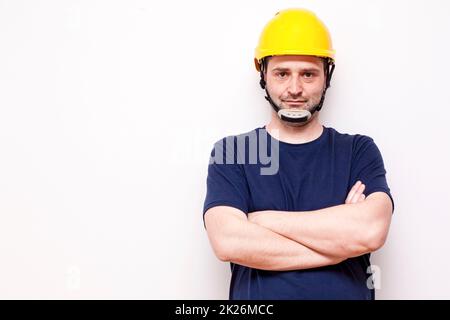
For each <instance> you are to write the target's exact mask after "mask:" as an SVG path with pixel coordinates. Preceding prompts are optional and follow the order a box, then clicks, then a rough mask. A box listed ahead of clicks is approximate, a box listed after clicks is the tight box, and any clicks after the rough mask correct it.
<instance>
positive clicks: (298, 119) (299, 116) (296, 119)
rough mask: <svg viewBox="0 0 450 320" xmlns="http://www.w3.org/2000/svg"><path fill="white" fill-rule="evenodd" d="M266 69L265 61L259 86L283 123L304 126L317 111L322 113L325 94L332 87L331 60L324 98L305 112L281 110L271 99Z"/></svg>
mask: <svg viewBox="0 0 450 320" xmlns="http://www.w3.org/2000/svg"><path fill="white" fill-rule="evenodd" d="M264 69H265V61H261V80H260V81H259V84H260V85H261V88H263V89H264V90H265V91H266V96H265V99H266V100H267V101H269V103H270V105H271V106H272V108H273V109H274V110H275V112H276V113H277V115H278V117H279V118H280V119H281V120H282V121H286V122H289V124H291V125H296V126H304V125H305V124H307V123H308V122H309V121H311V118H312V116H313V114H314V113H315V112H316V111H320V109H322V106H323V102H324V101H325V94H326V92H327V89H328V88H329V87H330V81H331V76H332V75H333V71H334V63H333V61H331V60H327V66H326V68H325V76H326V84H325V88H324V89H323V91H322V97H321V98H320V101H319V103H318V104H316V105H315V106H314V107H313V108H312V109H311V111H309V110H304V109H282V108H280V107H279V106H278V105H277V104H276V103H275V102H274V101H273V100H272V98H271V97H270V95H269V92H268V91H267V88H266V81H265V80H264Z"/></svg>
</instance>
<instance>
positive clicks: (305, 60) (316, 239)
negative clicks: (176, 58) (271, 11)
mask: <svg viewBox="0 0 450 320" xmlns="http://www.w3.org/2000/svg"><path fill="white" fill-rule="evenodd" d="M255 65H256V69H257V70H258V71H259V72H260V74H261V82H260V83H261V86H262V87H263V89H265V90H266V99H267V100H268V101H269V104H270V105H271V106H272V109H273V110H272V117H271V120H270V122H269V123H268V124H267V125H266V126H263V127H260V128H257V129H255V130H253V131H251V132H248V133H245V134H243V135H239V136H232V137H227V138H224V139H222V140H220V141H218V142H217V143H216V145H215V148H214V149H213V152H212V154H211V155H212V161H210V165H209V168H208V179H207V195H206V199H205V204H204V210H203V214H204V222H205V227H206V230H207V233H208V237H209V240H210V242H211V245H212V248H213V250H214V252H215V254H216V255H217V257H218V258H219V259H220V260H222V261H228V262H230V263H231V270H232V278H231V283H230V299H374V289H373V286H372V285H371V283H370V281H368V280H369V279H370V276H371V274H370V260H369V258H370V253H371V252H373V251H375V250H377V249H379V248H380V247H381V246H382V245H383V244H384V243H385V240H386V237H387V234H388V229H389V225H390V221H391V215H392V212H393V210H394V203H393V200H392V196H391V194H390V189H389V187H388V185H387V181H386V176H385V175H386V171H385V169H384V164H383V159H382V156H381V153H380V151H379V150H378V148H377V146H376V145H375V143H374V141H373V140H372V139H371V138H370V137H367V136H364V135H348V134H342V133H339V132H337V131H336V130H335V129H333V128H330V127H325V126H323V125H321V124H320V122H319V112H318V111H320V109H321V108H322V105H323V103H324V97H325V92H326V90H327V88H328V87H329V85H330V80H331V76H332V73H333V68H334V51H333V49H332V45H331V38H330V36H329V33H328V30H327V28H326V27H325V25H324V24H323V23H322V22H321V21H320V20H319V19H318V18H317V17H316V15H315V14H314V13H312V12H310V11H307V10H303V9H288V10H283V11H280V12H279V13H277V14H276V15H275V17H274V18H273V19H272V20H271V21H270V22H269V23H268V24H267V25H266V27H265V28H264V30H263V32H262V34H261V37H260V41H259V45H258V47H257V48H256V54H255ZM268 150H270V157H271V159H272V162H273V163H276V168H275V169H274V170H269V171H265V172H263V169H267V167H265V165H267V164H268V161H267V159H268V158H267V157H262V156H261V155H263V154H265V152H268ZM255 155H259V156H260V159H258V160H255Z"/></svg>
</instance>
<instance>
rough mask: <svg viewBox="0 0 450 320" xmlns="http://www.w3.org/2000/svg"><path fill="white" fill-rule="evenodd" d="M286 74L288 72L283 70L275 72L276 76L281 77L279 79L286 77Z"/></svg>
mask: <svg viewBox="0 0 450 320" xmlns="http://www.w3.org/2000/svg"><path fill="white" fill-rule="evenodd" d="M287 75H288V74H287V72H285V71H280V72H278V73H277V77H278V78H281V79H283V78H286V76H287Z"/></svg>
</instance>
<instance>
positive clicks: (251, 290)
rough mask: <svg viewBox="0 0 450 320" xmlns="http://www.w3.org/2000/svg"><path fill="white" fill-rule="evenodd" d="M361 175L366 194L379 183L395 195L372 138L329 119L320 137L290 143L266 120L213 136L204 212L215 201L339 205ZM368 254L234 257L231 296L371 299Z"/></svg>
mask: <svg viewBox="0 0 450 320" xmlns="http://www.w3.org/2000/svg"><path fill="white" fill-rule="evenodd" d="M227 151H228V152H227ZM276 155H278V156H276ZM268 159H271V160H270V161H268ZM276 159H278V160H276ZM276 162H278V164H277V163H276ZM264 168H265V170H266V171H265V172H264ZM263 173H264V174H263ZM358 180H361V181H362V182H363V183H364V184H365V185H366V188H365V191H364V194H365V195H366V196H368V195H370V194H371V193H373V192H377V191H382V192H385V193H387V194H388V195H389V197H390V198H391V200H392V196H391V194H390V189H389V187H388V185H387V181H386V170H385V168H384V163H383V159H382V156H381V153H380V151H379V149H378V147H377V146H376V145H375V143H374V141H373V139H372V138H370V137H368V136H364V135H359V134H357V135H349V134H342V133H339V132H338V131H336V130H335V129H333V128H329V127H325V126H324V127H323V132H322V134H321V136H320V137H319V138H317V139H315V140H313V141H310V142H307V143H302V144H290V143H286V142H282V141H279V140H276V139H275V138H274V137H272V136H271V135H269V134H268V133H267V131H266V129H265V126H264V127H260V128H257V129H255V130H252V131H250V132H248V133H245V134H242V135H238V136H230V137H226V138H223V139H221V140H219V141H218V142H216V144H215V146H214V149H213V151H212V152H211V159H210V164H209V166H208V178H207V194H206V199H205V203H204V208H203V217H204V214H205V212H206V211H207V210H208V209H210V208H212V207H215V206H231V207H234V208H237V209H239V210H241V211H243V212H244V213H245V214H248V213H250V212H253V211H261V210H280V211H311V210H318V209H323V208H327V207H331V206H336V205H340V204H344V203H345V199H346V197H347V195H348V193H349V191H350V189H351V188H352V186H353V185H354V184H355V183H356V181H358ZM392 204H393V205H394V202H393V200H392ZM369 259H370V254H365V255H363V256H360V257H355V258H350V259H347V260H345V261H343V262H341V263H339V264H337V265H331V266H325V267H319V268H313V269H305V270H294V271H267V270H259V269H254V268H249V267H246V266H242V265H239V264H234V263H231V271H232V277H231V283H230V293H229V297H230V299H374V290H373V289H370V288H369V287H368V285H367V280H368V278H369V277H370V273H368V272H369V271H368V267H369V266H370V260H369Z"/></svg>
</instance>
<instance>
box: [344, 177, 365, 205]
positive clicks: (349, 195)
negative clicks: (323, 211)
mask: <svg viewBox="0 0 450 320" xmlns="http://www.w3.org/2000/svg"><path fill="white" fill-rule="evenodd" d="M360 185H361V181H357V182H356V183H355V184H354V185H353V187H352V188H351V189H350V192H349V193H348V195H347V199H345V203H351V200H352V198H353V195H354V194H355V193H356V190H358V188H359V186H360Z"/></svg>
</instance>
